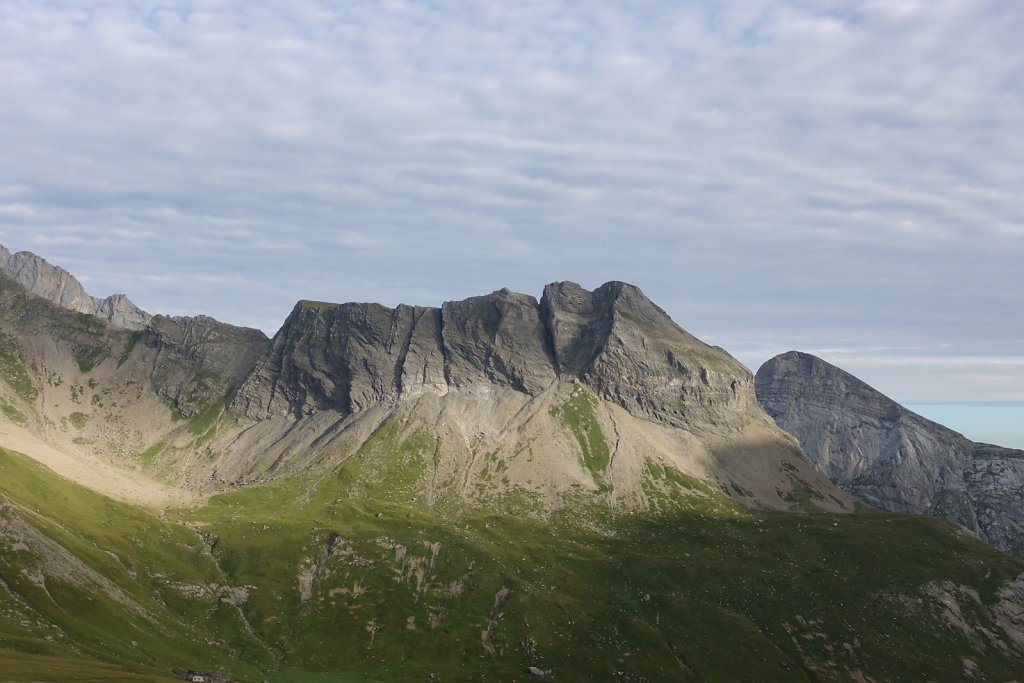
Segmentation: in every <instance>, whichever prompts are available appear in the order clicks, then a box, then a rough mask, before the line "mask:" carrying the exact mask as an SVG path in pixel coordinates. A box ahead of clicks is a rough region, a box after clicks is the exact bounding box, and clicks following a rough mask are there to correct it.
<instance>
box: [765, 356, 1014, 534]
mask: <svg viewBox="0 0 1024 683" xmlns="http://www.w3.org/2000/svg"><path fill="white" fill-rule="evenodd" d="M756 391H757V398H758V400H759V401H760V403H761V405H762V406H763V407H764V409H765V411H766V412H767V413H768V414H769V415H771V416H772V418H774V419H775V421H776V423H777V424H778V425H779V426H780V427H782V428H783V429H785V430H786V431H787V432H789V433H791V434H793V435H795V436H796V437H797V439H799V440H800V444H801V446H802V447H803V449H804V452H805V454H806V455H807V457H808V459H809V460H810V461H811V463H812V464H813V465H814V466H815V467H816V468H817V469H818V470H819V471H820V472H822V473H823V474H825V475H826V476H828V477H829V478H830V479H831V480H832V481H833V482H834V483H836V484H837V485H839V486H840V487H841V488H843V489H845V490H847V491H849V492H850V493H852V494H853V495H855V496H856V497H857V498H859V499H861V500H862V501H864V502H866V503H868V504H869V505H873V506H875V507H878V508H882V509H884V510H891V511H894V512H906V513H913V514H927V515H932V516H935V517H940V518H943V519H948V520H950V521H953V522H956V523H958V524H961V525H963V526H965V527H966V528H968V529H970V530H971V531H973V532H975V533H977V534H978V535H979V536H981V537H982V538H983V539H985V540H986V541H987V542H989V543H990V544H991V545H993V546H995V547H996V548H999V549H1000V550H1003V551H1005V552H1008V553H1012V554H1022V553H1024V451H1018V450H1013V449H1008V448H1001V447H999V446H992V445H989V444H978V443H974V442H972V441H970V440H969V439H967V438H966V437H964V436H963V435H962V434H959V433H957V432H955V431H953V430H951V429H948V428H947V427H944V426H942V425H940V424H937V423H935V422H932V421H931V420H928V419H925V418H924V417H921V416H920V415H918V414H916V413H914V412H911V411H909V410H907V409H906V408H904V407H903V406H901V405H900V404H898V403H896V402H895V401H893V400H892V399H890V398H888V397H887V396H885V395H883V394H881V393H880V392H878V391H876V390H875V389H873V388H871V387H870V386H868V385H867V384H865V383H864V382H862V381H861V380H859V379H857V378H856V377H854V376H853V375H850V374H849V373H847V372H844V371H843V370H840V369H839V368H837V367H835V366H834V365H831V364H829V363H827V362H825V361H823V360H822V359H820V358H817V357H815V356H812V355H810V354H806V353H800V352H797V351H790V352H788V353H784V354H782V355H779V356H776V357H775V358H772V359H771V360H769V361H767V362H766V363H765V364H764V365H762V366H761V368H760V369H759V370H758V371H757V376H756Z"/></svg>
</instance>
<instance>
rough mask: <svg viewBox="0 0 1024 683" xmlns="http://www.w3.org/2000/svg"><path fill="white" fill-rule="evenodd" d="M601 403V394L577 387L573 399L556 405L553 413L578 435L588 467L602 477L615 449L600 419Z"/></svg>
mask: <svg viewBox="0 0 1024 683" xmlns="http://www.w3.org/2000/svg"><path fill="white" fill-rule="evenodd" d="M597 406H598V400H597V397H596V396H594V394H593V393H591V392H590V391H589V390H588V389H586V388H584V387H583V386H577V387H576V388H575V389H573V392H572V395H571V396H570V398H569V400H568V401H566V402H565V403H563V404H562V405H560V406H557V407H555V408H552V409H551V411H550V413H551V415H552V416H553V417H556V418H558V419H560V420H561V422H562V424H563V425H565V426H566V427H567V428H568V429H569V431H571V432H572V435H573V436H574V437H576V442H577V443H578V444H579V446H580V452H581V453H582V454H583V464H584V465H585V466H586V468H587V469H588V470H590V472H591V473H592V474H593V475H594V476H601V475H603V474H604V471H605V470H606V469H607V468H608V465H609V463H610V462H611V449H610V448H609V447H608V441H607V440H606V439H605V437H604V432H602V431H601V425H600V424H599V423H598V421H597Z"/></svg>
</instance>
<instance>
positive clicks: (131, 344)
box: [117, 331, 142, 367]
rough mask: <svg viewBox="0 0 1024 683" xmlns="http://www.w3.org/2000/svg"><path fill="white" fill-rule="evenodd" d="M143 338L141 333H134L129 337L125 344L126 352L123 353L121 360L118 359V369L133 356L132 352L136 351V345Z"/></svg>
mask: <svg viewBox="0 0 1024 683" xmlns="http://www.w3.org/2000/svg"><path fill="white" fill-rule="evenodd" d="M141 338H142V332H141V331H138V332H132V333H131V335H129V337H128V341H127V342H125V345H124V350H123V351H121V356H120V358H118V359H117V367H121V366H122V365H124V363H125V361H127V360H128V358H129V357H130V356H131V355H132V351H134V350H135V345H136V344H137V343H138V342H139V339H141Z"/></svg>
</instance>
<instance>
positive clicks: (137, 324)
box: [0, 246, 152, 330]
mask: <svg viewBox="0 0 1024 683" xmlns="http://www.w3.org/2000/svg"><path fill="white" fill-rule="evenodd" d="M0 272H3V273H5V274H7V275H8V276H9V277H11V278H13V279H14V281H15V282H18V283H19V284H21V285H22V286H23V287H25V289H27V290H28V291H30V292H32V293H33V294H37V295H39V296H41V297H43V298H44V299H48V300H49V301H52V302H54V303H55V304H57V305H58V306H61V307H63V308H66V309H68V310H72V311H78V312H79V313H88V314H90V315H94V316H96V317H97V318H100V319H101V320H105V321H107V322H108V323H110V324H111V325H114V326H115V327H122V328H124V329H126V330H141V329H143V328H144V327H145V326H146V324H147V323H148V322H149V320H150V318H151V317H152V316H150V315H149V314H148V313H146V312H145V311H143V310H142V309H141V308H139V307H138V306H136V305H135V304H133V303H132V302H131V301H129V300H128V297H126V296H125V295H124V294H112V295H111V296H108V297H107V298H106V299H97V298H96V297H93V296H89V295H88V294H87V293H86V292H85V288H84V287H82V284H81V283H80V282H79V281H78V280H76V279H75V278H74V276H73V275H71V273H69V272H68V271H66V270H64V269H63V268H61V267H59V266H53V265H50V264H49V263H47V262H46V260H44V259H42V258H40V257H39V256H36V255H35V254H33V253H32V252H29V251H19V252H18V253H16V254H11V252H10V251H8V250H7V249H6V248H4V247H3V246H0Z"/></svg>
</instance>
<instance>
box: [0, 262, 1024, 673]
mask: <svg viewBox="0 0 1024 683" xmlns="http://www.w3.org/2000/svg"><path fill="white" fill-rule="evenodd" d="M0 379H2V381H0V413H2V417H0V446H2V447H3V450H2V451H0V468H2V472H3V475H4V476H3V477H2V483H0V578H2V582H0V589H2V590H0V658H3V659H5V660H6V661H7V662H8V663H9V666H8V667H6V668H7V670H8V673H7V674H5V673H0V680H4V676H5V675H6V676H13V677H12V678H8V679H7V680H19V678H18V677H19V676H20V677H22V678H23V679H32V680H79V679H75V678H72V677H71V676H72V674H71V673H70V672H73V671H74V672H82V673H81V674H80V675H81V676H82V678H81V679H80V680H93V679H95V678H97V677H99V678H106V679H110V680H117V679H118V678H119V677H123V678H124V680H128V679H133V680H140V679H141V680H165V679H166V677H167V676H169V675H171V674H170V673H169V672H170V670H171V669H172V668H177V669H179V670H182V671H184V670H187V669H197V670H209V671H221V672H223V673H224V674H225V675H230V676H232V677H234V678H236V679H238V680H264V679H270V680H275V681H277V680H281V681H288V680H294V681H300V680H314V679H315V680H410V679H415V678H428V677H435V678H439V679H441V680H482V679H488V678H495V679H499V680H517V679H520V678H522V679H528V678H537V677H547V678H552V679H557V680H738V679H751V678H753V679H756V680H846V679H849V680H887V679H888V680H893V679H901V678H906V677H909V676H914V677H921V676H923V677H925V678H933V679H943V678H950V677H970V678H975V679H977V680H1007V679H1009V678H1012V677H1013V676H1014V675H1015V674H1014V673H1013V672H1015V671H1019V670H1020V668H1021V665H1022V664H1024V560H1022V558H1019V557H1011V556H1009V555H1005V554H1003V553H1002V552H999V551H998V550H995V549H993V548H990V547H988V546H986V545H984V544H983V543H982V542H981V541H979V540H978V536H981V537H982V538H984V539H985V540H987V541H989V542H990V543H991V544H993V545H995V546H996V547H998V548H1001V549H1002V550H1004V551H1009V552H1017V553H1019V552H1020V550H1019V548H1020V546H1019V545H1014V544H1016V543H1018V542H1019V540H1018V539H1019V538H1020V526H1019V520H1020V517H1019V513H1020V496H1019V495H1017V494H1015V490H1016V489H1014V486H1019V484H1017V483H1014V482H1016V481H1018V480H1015V479H1013V477H1012V476H1008V475H1005V474H1004V473H1005V472H1013V473H1017V472H1020V470H1018V469H1015V468H1016V465H1017V463H1018V462H1019V460H1018V458H1020V453H1019V452H1014V451H1010V450H1009V449H999V448H998V447H994V446H983V445H977V444H971V443H970V442H968V441H967V440H966V439H964V438H963V437H961V436H960V435H956V434H955V433H953V432H949V430H944V428H941V427H940V426H938V425H933V424H931V423H927V424H925V421H923V418H917V417H916V416H913V414H911V413H907V412H906V411H903V412H902V413H901V412H899V411H900V410H902V409H900V408H899V406H896V404H894V403H892V402H891V401H890V402H888V403H886V401H887V399H884V397H881V395H880V394H877V392H873V390H870V388H868V387H866V385H862V383H857V382H856V380H853V378H851V377H849V376H848V375H845V373H842V371H839V370H838V369H835V368H831V366H827V364H824V362H823V361H818V360H817V359H813V357H808V356H804V355H801V354H786V355H784V356H781V357H779V358H776V359H773V361H770V362H769V363H768V364H766V365H765V366H764V367H762V369H761V370H760V371H759V372H758V375H757V379H756V382H755V377H754V375H753V374H752V373H751V372H750V371H749V370H747V369H746V368H745V367H744V366H743V365H742V364H740V363H739V362H737V361H736V360H735V359H734V358H733V357H732V356H730V355H729V354H728V353H727V352H726V351H725V350H723V349H721V348H717V347H713V346H709V345H707V344H705V343H703V342H701V341H700V340H698V339H696V338H695V337H693V336H692V335H690V334H688V333H687V332H685V331H684V330H683V329H681V328H680V327H679V326H678V325H676V324H675V323H674V322H673V321H672V320H671V319H670V318H669V317H668V315H666V314H665V312H664V311H663V310H661V309H660V308H659V307H658V306H657V305H655V304H654V303H653V302H651V301H650V300H649V299H648V298H647V297H646V296H644V294H643V293H642V292H641V291H640V290H639V289H637V288H636V287H633V286H631V285H628V284H625V283H621V282H609V283H607V284H605V285H602V286H601V287H598V288H597V289H595V290H593V291H588V290H586V289H583V288H582V287H580V286H578V285H576V284H574V283H571V282H560V283H553V284H550V285H548V286H547V287H545V288H544V291H543V295H542V296H541V297H540V299H536V298H534V297H531V296H528V295H524V294H518V293H515V292H511V291H509V290H500V291H496V292H493V293H491V294H489V295H485V296H479V297H473V298H470V299H466V300H464V301H458V302H447V303H444V304H443V305H441V306H440V307H437V308H429V307H413V306H404V305H403V306H398V307H396V308H388V307H385V306H381V305H379V304H367V303H344V304H335V303H325V302H314V301H300V302H298V303H297V304H296V306H295V308H294V309H293V311H292V312H291V314H290V315H289V316H288V318H287V319H286V320H285V321H284V324H283V325H282V327H281V329H280V330H279V331H278V332H277V334H276V335H275V336H274V337H273V339H268V338H267V337H266V335H264V334H263V333H262V332H260V331H258V330H253V329H247V328H241V327H235V326H232V325H228V324H225V323H221V322H218V321H216V320H214V319H212V318H209V317H206V316H196V317H168V316H162V315H150V314H148V313H146V312H144V311H142V310H141V309H139V308H138V307H136V306H135V305H134V304H132V303H131V302H130V301H129V300H128V299H127V298H126V297H124V296H123V295H115V296H113V297H108V298H107V299H103V300H100V299H95V298H93V297H91V296H89V295H88V294H86V292H85V290H84V288H82V286H81V285H80V283H78V282H77V280H75V279H74V277H72V276H71V275H70V274H69V273H67V272H66V271H64V270H63V269H61V268H59V267H56V266H52V265H50V264H49V263H47V262H46V261H45V260H43V259H41V258H40V257H38V256H35V255H33V254H28V253H25V252H22V253H18V254H13V255H12V254H10V253H9V252H8V251H6V250H0ZM890 404H891V405H890ZM762 406H763V407H762ZM892 406H895V408H893V407H892ZM766 409H767V412H766ZM901 430H902V431H901ZM958 439H959V440H958ZM896 442H899V443H903V442H908V443H912V444H913V449H912V450H908V449H907V448H903V449H902V450H901V449H900V448H898V447H892V446H891V444H892V443H896ZM936 448H937V449H938V451H943V449H945V450H944V451H943V452H942V453H939V452H938V451H937V450H936ZM894 449H895V450H894ZM958 449H959V450H958ZM954 451H955V453H954ZM26 456H28V457H26ZM943 458H945V459H943ZM986 467H988V469H985V468H986ZM1014 476H1016V475H1014ZM861 501H863V502H866V503H869V504H871V505H873V506H875V507H877V508H882V509H881V510H878V509H873V508H870V507H868V506H867V505H864V503H863V502H861ZM907 512H912V513H923V514H931V515H933V516H937V517H942V518H944V519H945V520H952V521H953V522H956V523H957V524H959V525H961V526H957V525H954V524H950V523H949V522H948V521H943V520H939V519H929V518H926V517H920V516H912V515H905V514H897V513H907ZM1014 524H1017V526H1014ZM868 555H870V556H871V557H872V558H874V560H875V561H874V562H872V563H871V566H865V565H864V563H863V561H862V558H863V557H864V556H868ZM325 644H330V646H329V647H325ZM48 672H51V673H48ZM52 672H58V673H52ZM75 675H79V674H75ZM87 676H92V677H93V678H92V679H88V678H86V677H87ZM317 676H320V677H321V678H315V677H317Z"/></svg>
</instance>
